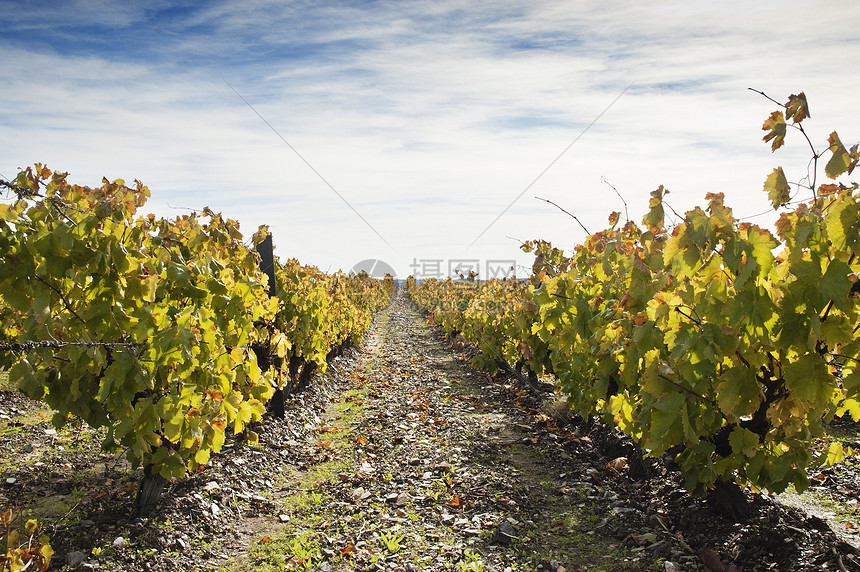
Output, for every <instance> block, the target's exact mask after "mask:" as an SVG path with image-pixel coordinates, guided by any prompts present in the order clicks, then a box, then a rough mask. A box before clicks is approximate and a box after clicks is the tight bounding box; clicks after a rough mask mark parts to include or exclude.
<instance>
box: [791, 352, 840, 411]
mask: <svg viewBox="0 0 860 572" xmlns="http://www.w3.org/2000/svg"><path fill="white" fill-rule="evenodd" d="M783 375H784V377H785V386H786V387H787V388H788V389H789V390H790V391H791V392H792V393H793V394H794V395H795V396H796V397H797V398H798V399H802V400H804V401H808V402H811V403H813V404H814V406H816V407H823V406H824V405H825V404H826V403H827V402H828V401H829V400H830V396H831V395H832V394H833V390H834V385H833V376H832V375H831V374H830V372H829V371H827V364H825V363H824V360H823V359H822V357H821V356H820V355H818V354H811V353H808V354H804V355H802V356H800V357H799V358H798V359H797V361H795V362H793V363H789V364H788V365H785V366H784V367H783Z"/></svg>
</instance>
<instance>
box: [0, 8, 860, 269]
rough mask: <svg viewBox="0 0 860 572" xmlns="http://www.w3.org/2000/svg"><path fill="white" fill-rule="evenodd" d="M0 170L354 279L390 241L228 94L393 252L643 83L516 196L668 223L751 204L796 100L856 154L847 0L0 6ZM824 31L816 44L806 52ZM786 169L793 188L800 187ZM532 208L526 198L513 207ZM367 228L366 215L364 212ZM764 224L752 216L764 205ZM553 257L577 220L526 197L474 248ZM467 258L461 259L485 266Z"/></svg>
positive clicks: (529, 176)
mask: <svg viewBox="0 0 860 572" xmlns="http://www.w3.org/2000/svg"><path fill="white" fill-rule="evenodd" d="M0 10H2V11H3V13H4V14H6V15H8V16H6V17H5V18H4V19H5V22H6V30H4V35H3V37H2V38H0V81H2V82H3V85H4V86H6V88H4V90H2V92H0V149H2V152H0V172H3V173H6V174H9V173H10V172H14V170H15V169H16V168H17V167H23V166H25V165H27V164H30V163H32V162H34V161H44V162H47V163H48V164H49V165H50V166H52V167H56V168H60V169H63V170H68V171H70V172H71V173H72V179H73V180H76V181H80V182H82V183H90V184H95V183H97V182H98V180H100V178H101V177H102V176H108V177H109V178H116V177H123V178H126V179H131V178H135V177H137V178H139V179H141V180H142V181H143V182H144V183H146V184H148V185H149V186H150V187H151V188H152V190H153V197H152V199H151V201H150V208H152V209H153V210H155V211H157V212H159V214H165V215H172V214H176V212H175V211H172V210H171V209H169V208H168V206H167V205H168V204H169V205H174V206H175V205H182V206H192V207H197V208H199V207H202V206H204V205H206V204H209V205H210V206H212V207H213V208H215V209H216V210H222V211H224V212H225V213H226V214H228V215H229V216H231V217H233V218H238V219H239V220H240V221H241V222H242V223H243V229H245V230H246V231H251V230H253V229H254V228H255V227H256V226H257V225H258V224H262V223H267V224H271V225H272V226H273V227H274V228H275V232H276V237H275V238H276V243H277V244H278V247H279V253H280V254H281V255H282V256H284V255H289V256H297V257H299V258H300V259H301V260H304V261H307V262H309V263H313V264H318V265H320V266H321V267H323V268H330V267H331V268H337V267H342V268H349V267H350V266H351V265H352V264H353V263H354V262H355V261H357V260H361V259H364V258H368V257H372V256H380V257H382V258H385V257H386V256H389V254H388V253H389V251H388V249H387V247H386V246H385V245H384V243H383V242H382V241H380V240H379V238H378V237H377V236H375V235H374V233H372V232H370V231H369V230H368V229H367V228H366V226H365V225H364V224H363V223H362V221H361V220H359V219H358V217H356V216H355V215H354V213H352V212H350V210H349V209H348V208H346V207H345V205H343V203H341V202H340V201H339V199H338V198H337V197H336V196H334V195H333V194H332V193H331V191H330V190H329V189H328V188H327V187H326V186H325V185H324V184H323V183H322V182H321V181H320V180H319V178H318V177H316V176H315V174H314V173H313V172H312V171H311V170H310V169H308V168H307V165H306V164H304V163H303V162H302V161H300V160H299V159H298V158H297V157H296V156H295V155H293V154H291V152H290V150H289V149H288V148H286V147H285V146H284V145H283V143H282V142H280V141H279V140H278V138H277V137H276V136H275V135H274V134H273V133H272V132H271V130H269V128H268V127H267V126H266V125H265V124H263V123H262V122H261V121H260V120H259V118H257V117H256V116H255V115H254V114H253V112H252V111H251V110H250V109H248V107H247V106H246V105H245V104H244V103H242V101H240V100H239V99H238V98H237V97H236V96H235V94H234V93H233V92H232V91H231V90H230V89H229V88H228V87H227V86H226V85H225V84H224V81H225V80H226V81H228V82H230V84H231V85H233V86H235V87H236V89H237V90H238V91H239V92H240V93H242V95H243V96H244V97H246V98H247V100H248V102H249V103H251V104H252V105H253V107H254V108H255V109H256V110H258V111H259V113H260V114H261V115H262V116H263V117H265V118H266V120H267V121H268V122H270V123H271V125H272V127H273V128H274V129H276V130H277V132H278V133H280V134H282V135H283V137H284V138H285V139H286V140H287V141H289V142H290V144H291V145H294V146H295V147H296V149H299V150H300V151H301V154H302V156H303V157H305V158H306V159H307V161H308V162H309V163H310V164H312V165H313V166H314V168H315V169H317V170H318V171H319V173H320V174H321V175H322V176H323V177H324V178H325V179H326V180H327V181H329V182H330V183H331V185H332V186H334V187H335V188H336V189H337V190H338V191H339V192H341V193H342V194H343V197H344V199H345V200H346V201H348V202H349V203H350V204H352V205H354V207H355V208H356V210H358V211H359V212H360V213H361V214H362V215H363V216H366V217H367V219H368V220H370V221H374V222H373V225H374V227H375V228H377V229H378V231H379V233H380V234H381V235H382V236H385V237H386V239H388V240H390V241H391V242H392V244H393V245H394V246H395V247H396V249H397V251H398V252H400V253H403V254H402V255H401V258H402V260H401V259H398V260H390V262H391V263H392V264H394V265H395V266H396V267H397V269H398V271H400V272H407V271H408V263H409V262H411V260H412V258H413V257H421V256H435V257H453V256H458V255H460V254H461V249H462V246H463V245H465V244H468V242H469V241H470V240H472V239H473V238H474V236H475V234H476V233H477V232H478V231H479V230H480V229H481V228H483V227H485V226H486V225H488V224H489V223H490V222H491V221H492V219H493V217H495V216H496V215H497V214H498V213H499V212H500V211H501V210H502V209H503V208H504V207H505V205H507V204H508V203H509V202H510V200H511V198H512V197H514V196H516V194H517V193H519V192H520V191H521V190H522V189H523V188H525V187H526V186H527V185H528V184H529V182H530V181H532V180H533V179H534V178H535V176H536V175H537V174H538V173H540V171H541V169H543V168H544V167H545V166H546V165H547V164H548V162H549V161H551V160H552V159H553V158H554V157H556V156H557V154H558V152H559V150H560V149H561V148H563V147H564V146H565V145H567V144H568V143H569V142H570V141H571V140H572V139H573V137H575V136H576V134H577V133H579V132H580V131H582V129H583V127H584V126H585V125H587V124H588V122H589V121H591V120H592V119H593V117H595V116H596V115H597V114H598V113H599V112H600V111H601V110H602V109H603V108H604V107H605V105H606V103H607V102H608V101H610V100H611V99H612V98H613V97H615V95H616V94H617V93H618V92H619V91H620V90H621V89H623V88H624V87H625V86H626V85H628V84H629V83H630V81H632V80H633V79H636V80H637V83H636V85H635V86H633V87H632V88H631V89H630V91H629V93H627V94H626V95H625V97H624V98H622V99H621V100H619V102H618V104H617V105H615V106H614V107H613V108H612V110H611V111H610V112H608V113H607V114H606V115H605V116H604V117H603V118H601V121H600V122H598V123H597V124H596V125H595V126H594V127H593V128H592V129H591V130H589V132H588V133H587V135H586V136H584V137H583V138H582V140H581V141H580V142H579V143H577V145H576V147H575V149H571V151H570V152H569V153H567V154H565V156H564V157H562V158H561V159H560V160H559V161H558V162H557V163H556V164H554V165H553V166H552V168H551V169H549V170H548V171H547V172H546V174H545V175H544V176H542V177H541V178H540V180H539V181H538V182H537V183H536V185H535V189H533V190H534V191H535V194H539V195H540V196H542V197H546V198H548V199H550V200H552V201H555V202H557V203H558V204H560V205H562V206H564V207H565V208H566V209H568V210H570V211H571V212H574V213H575V214H576V215H577V216H578V217H579V218H581V219H582V220H583V222H585V224H586V226H587V227H588V228H589V229H592V230H593V229H598V228H601V227H602V226H603V224H604V222H605V220H606V216H607V215H608V213H609V211H610V210H620V209H621V208H622V205H621V203H620V200H619V199H618V197H617V195H615V193H614V192H613V191H612V190H611V189H609V188H608V187H607V186H606V185H603V184H601V182H600V177H601V176H606V177H607V178H609V179H611V180H612V181H613V185H614V186H616V187H617V188H618V189H619V191H620V192H621V193H622V194H623V195H624V197H625V199H626V200H627V202H628V204H629V206H630V212H631V216H634V217H635V218H637V219H638V218H639V217H640V216H641V213H642V212H643V211H644V209H645V205H646V204H647V196H648V192H649V191H650V190H653V189H654V188H656V187H657V185H659V184H665V185H666V186H668V187H669V189H670V191H672V192H671V194H670V195H669V199H668V200H669V201H670V202H671V203H672V204H673V206H675V208H676V209H678V210H684V209H686V208H689V207H690V206H692V205H693V204H697V203H700V202H701V201H702V197H703V196H704V194H705V193H706V192H714V191H725V192H726V194H727V202H728V203H729V204H731V205H733V206H734V207H735V210H736V212H737V213H738V214H739V215H740V214H748V213H753V212H760V211H763V210H766V201H765V200H764V197H763V195H762V193H761V192H760V187H761V182H762V181H763V179H764V176H765V175H766V174H767V173H768V172H769V171H770V169H772V168H773V166H775V165H776V164H778V163H781V164H784V165H786V167H787V169H789V166H792V167H794V171H795V172H796V171H798V170H801V171H802V170H803V169H805V166H806V158H805V157H806V151H805V150H804V149H803V148H802V146H797V147H794V148H792V147H789V148H788V149H787V150H785V151H784V152H783V150H781V151H780V154H779V157H774V156H771V154H770V153H769V151H768V149H767V148H766V147H765V146H764V145H763V144H761V143H760V133H759V131H758V127H759V125H760V124H761V121H762V120H763V118H764V117H765V116H766V115H767V113H768V112H769V111H770V109H771V107H772V105H769V104H768V102H766V101H763V100H762V99H761V98H758V97H756V96H754V95H753V94H750V93H749V92H747V91H746V88H747V87H749V86H754V87H759V88H762V89H765V90H766V91H768V92H770V93H772V94H773V95H775V96H777V97H780V98H781V97H785V96H787V95H788V94H789V93H794V92H797V91H800V90H805V91H806V93H807V95H808V96H809V98H810V102H811V105H812V112H813V118H812V121H813V123H812V124H811V125H812V131H813V135H817V136H818V138H819V140H820V141H822V142H823V141H824V140H825V138H826V135H827V134H829V132H830V130H832V129H839V131H840V134H843V136H844V137H845V138H846V139H847V140H849V141H853V140H856V139H857V138H858V137H860V120H858V119H857V118H856V117H852V116H851V115H849V114H850V110H852V109H853V106H854V102H853V99H852V97H853V96H852V94H853V93H856V92H857V89H858V87H860V85H858V84H860V78H858V76H857V75H856V74H855V73H853V71H852V69H851V68H850V65H851V64H850V62H851V61H853V54H855V53H857V49H858V40H857V39H856V34H855V33H854V32H855V31H854V29H853V28H854V24H853V23H854V22H856V21H857V20H858V16H860V6H858V7H855V6H853V5H848V4H846V5H843V6H841V7H836V8H834V7H833V6H825V5H820V6H817V5H815V4H812V5H810V4H809V3H806V2H803V3H801V2H797V3H791V2H788V3H786V2H781V3H778V4H777V3H776V2H762V3H750V2H744V3H741V2H729V3H720V4H713V3H711V4H701V3H689V2H649V3H632V2H628V3H624V4H623V6H622V5H618V6H614V7H613V6H609V7H607V5H606V3H604V2H597V1H596V0H595V1H587V2H576V3H573V2H529V3H527V4H523V3H521V2H512V1H488V2H470V3H467V4H464V3H462V2H438V1H429V0H423V1H416V2H393V1H378V2H331V3H320V2H290V3H284V2H276V1H264V0H249V1H247V2H244V3H241V4H237V3H233V2H226V1H225V2H210V3H193V2H170V1H163V2H146V3H144V2H125V3H120V2H101V3H93V2H89V1H88V2H84V1H82V0H81V1H79V2H71V3H64V4H62V5H59V6H54V5H53V3H50V5H49V3H45V2H38V1H28V2H0ZM822 38H828V40H827V41H822ZM798 178H799V177H798ZM530 196H531V195H529V197H530ZM376 221H379V222H378V223H377V222H376ZM761 222H762V223H764V224H768V223H770V219H769V218H767V217H765V218H764V219H763V220H762V221H761ZM508 235H510V236H516V237H519V238H523V239H528V238H534V237H538V236H540V237H546V238H549V239H552V240H554V241H555V242H557V243H559V245H561V246H563V245H568V246H569V245H572V244H573V243H574V242H575V241H577V240H581V238H582V231H581V229H579V228H578V227H576V225H575V223H573V222H572V221H571V219H570V218H569V217H567V216H565V215H564V214H563V213H560V212H559V211H557V210H556V209H553V208H552V207H550V206H548V205H546V204H545V203H539V202H537V201H533V200H530V199H528V198H527V197H524V198H523V199H522V200H521V201H518V202H517V203H516V205H515V206H514V207H513V208H511V209H510V210H509V211H508V212H506V213H505V215H504V216H503V217H502V218H500V219H499V222H498V226H497V227H494V228H493V229H492V231H490V232H488V233H487V235H486V236H485V237H483V238H482V240H481V241H480V243H479V244H476V247H475V248H476V252H475V253H474V254H475V255H476V256H479V257H481V258H502V257H506V256H508V257H516V256H517V255H518V254H519V253H518V251H517V249H516V243H515V242H514V241H512V240H510V239H509V238H506V237H507V236H508ZM478 251H479V252H478Z"/></svg>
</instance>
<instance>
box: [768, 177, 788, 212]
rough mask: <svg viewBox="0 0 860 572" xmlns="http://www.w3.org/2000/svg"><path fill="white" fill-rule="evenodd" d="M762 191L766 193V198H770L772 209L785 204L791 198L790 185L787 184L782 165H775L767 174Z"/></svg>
mask: <svg viewBox="0 0 860 572" xmlns="http://www.w3.org/2000/svg"><path fill="white" fill-rule="evenodd" d="M764 192H766V193H767V198H768V199H770V204H772V205H773V208H774V210H776V209H778V208H779V207H781V206H783V205H785V204H786V203H787V202H788V201H789V199H791V187H789V186H788V180H786V178H785V173H784V172H783V170H782V167H777V168H776V169H774V170H773V172H772V173H771V174H770V175H768V176H767V179H766V180H765V182H764Z"/></svg>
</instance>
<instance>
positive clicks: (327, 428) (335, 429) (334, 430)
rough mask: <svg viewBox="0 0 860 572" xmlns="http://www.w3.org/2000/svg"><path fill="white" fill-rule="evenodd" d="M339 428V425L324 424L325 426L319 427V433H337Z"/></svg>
mask: <svg viewBox="0 0 860 572" xmlns="http://www.w3.org/2000/svg"><path fill="white" fill-rule="evenodd" d="M340 430H341V428H340V427H334V426H331V425H326V426H325V427H320V430H319V431H320V433H337V432H338V431H340Z"/></svg>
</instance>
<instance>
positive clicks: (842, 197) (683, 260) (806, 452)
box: [409, 93, 860, 494]
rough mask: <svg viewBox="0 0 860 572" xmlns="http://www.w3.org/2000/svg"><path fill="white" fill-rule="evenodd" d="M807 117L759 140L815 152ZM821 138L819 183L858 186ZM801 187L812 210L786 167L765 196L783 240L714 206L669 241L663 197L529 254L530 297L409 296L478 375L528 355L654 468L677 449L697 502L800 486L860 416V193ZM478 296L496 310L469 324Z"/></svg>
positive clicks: (717, 200)
mask: <svg viewBox="0 0 860 572" xmlns="http://www.w3.org/2000/svg"><path fill="white" fill-rule="evenodd" d="M808 117H809V109H808V105H807V102H806V98H805V96H804V95H803V94H802V93H801V94H799V95H792V96H791V97H790V98H789V100H788V102H787V103H786V104H785V105H783V106H782V109H780V110H778V111H775V112H774V113H772V114H771V115H770V117H769V118H768V119H767V121H765V123H764V125H763V130H765V131H766V132H767V133H766V135H765V136H764V140H765V141H766V142H771V146H772V149H773V150H776V149H778V148H779V147H780V146H782V145H783V143H784V139H785V137H786V134H787V132H788V131H789V128H792V127H793V128H795V129H796V130H798V131H800V132H801V133H802V135H803V136H804V137H805V138H806V140H807V141H810V139H809V137H808V136H807V134H806V132H805V131H803V129H802V126H801V125H800V123H801V122H802V121H803V120H804V119H806V118H808ZM787 120H788V121H790V122H791V123H787V122H786V121H787ZM827 143H828V145H827V147H826V148H825V149H824V150H823V151H821V152H817V151H815V149H814V147H812V148H813V153H814V155H815V161H817V160H818V158H820V157H824V156H825V155H826V154H828V153H829V155H830V156H829V158H828V160H827V163H826V166H825V174H826V176H827V177H828V178H830V179H833V180H834V181H835V180H836V179H837V178H839V177H840V176H842V175H846V174H851V172H852V171H853V169H854V168H855V167H856V165H857V163H858V159H859V158H860V153H858V148H857V145H855V146H853V147H852V148H850V149H847V148H846V147H845V146H844V145H843V144H842V142H841V141H840V139H839V136H838V135H837V134H836V132H833V133H831V134H830V136H829V137H828V140H827ZM810 146H812V144H811V143H810ZM803 180H805V181H807V185H806V186H805V185H804V184H803V183H795V185H796V186H797V187H798V188H799V189H800V190H803V189H804V188H805V190H808V191H812V195H813V198H812V199H811V200H808V201H804V202H801V203H799V204H798V205H797V206H796V208H795V209H794V210H793V211H788V210H786V207H787V205H788V203H789V201H790V195H791V184H789V182H788V179H787V177H786V175H785V172H784V171H783V169H782V168H781V167H780V168H777V169H774V171H773V172H772V173H771V175H770V176H768V177H767V179H766V181H765V183H764V186H763V190H764V192H765V193H767V195H768V198H769V200H770V201H771V203H772V205H773V207H774V209H776V210H780V209H783V212H782V213H781V214H780V216H779V219H778V220H777V221H776V224H775V229H776V236H774V234H773V233H772V232H771V231H769V230H767V229H765V228H762V227H759V226H756V225H753V224H750V223H741V222H739V221H738V220H737V219H736V218H735V217H734V215H733V213H732V210H731V209H730V208H728V207H727V206H726V205H725V203H724V197H723V195H722V194H721V193H712V194H708V195H707V196H706V200H707V206H706V208H704V209H702V208H699V207H697V208H694V209H693V210H690V211H689V212H687V213H686V215H685V217H684V220H683V222H681V223H680V224H678V225H676V226H674V227H673V228H669V227H667V225H666V222H665V216H664V204H665V203H664V199H665V195H666V194H667V193H668V191H666V190H665V189H663V188H662V187H660V188H658V189H657V190H655V191H654V192H652V193H651V199H650V204H649V211H648V213H647V214H646V215H645V217H644V218H643V221H642V225H641V226H639V225H636V224H634V223H633V222H627V223H626V224H623V225H622V224H620V223H619V219H620V216H619V214H618V213H613V214H612V215H611V216H610V218H609V223H610V226H609V228H607V229H606V230H603V231H601V232H597V233H594V234H591V235H589V236H588V237H587V238H586V240H585V242H584V243H583V244H581V245H578V246H576V247H575V249H574V253H573V255H572V256H570V257H567V256H565V255H564V254H563V252H562V251H560V250H558V249H555V248H553V247H552V245H550V244H549V243H546V242H543V241H536V242H530V243H526V244H524V245H523V249H524V250H525V251H527V252H529V251H533V252H535V264H534V268H533V274H532V277H531V280H530V282H529V284H528V285H522V286H515V285H508V286H505V288H508V289H507V290H505V291H504V292H506V293H501V292H502V291H500V290H499V288H502V287H503V286H502V285H501V284H499V283H498V282H497V281H489V282H486V283H483V284H480V285H460V284H449V283H444V282H443V283H439V282H434V281H427V282H425V283H423V284H417V283H415V281H410V284H409V287H410V293H411V295H412V297H413V299H414V300H416V302H417V303H418V304H419V305H421V306H422V307H424V308H426V309H428V311H429V312H430V313H431V316H432V318H433V319H434V320H435V321H436V322H437V323H439V324H441V325H442V326H443V327H445V329H446V330H448V331H449V332H450V331H455V330H456V331H458V332H460V333H462V334H463V335H464V336H466V337H467V338H468V339H469V340H470V341H472V342H473V343H475V344H476V345H477V346H478V348H479V349H480V350H481V353H480V354H479V356H478V357H477V358H475V365H477V366H479V367H484V368H487V369H490V370H492V369H494V368H495V367H497V364H498V363H499V362H501V361H506V362H507V363H513V362H515V361H518V360H521V361H524V362H525V363H526V365H527V367H528V368H529V369H531V370H532V371H535V372H546V373H551V374H553V375H554V376H555V380H556V383H557V384H558V386H559V387H560V389H561V390H562V391H563V392H564V393H565V394H567V396H568V398H569V402H570V404H571V407H572V408H573V409H575V410H576V411H577V412H578V413H579V414H581V415H583V416H585V417H589V416H594V417H597V418H600V419H602V420H603V421H606V422H609V423H612V424H614V425H616V426H617V427H618V428H620V429H621V430H622V431H624V432H625V433H626V434H627V435H629V436H630V437H632V438H633V439H634V441H636V442H637V443H639V444H640V446H641V447H642V449H643V451H644V452H645V453H647V454H648V455H651V456H661V455H663V454H665V453H671V454H672V455H673V456H674V457H675V459H676V461H677V463H678V464H679V466H680V468H681V470H682V471H683V473H684V475H685V477H686V484H687V487H688V489H689V490H691V491H694V492H697V493H701V494H704V493H706V492H707V491H709V490H711V489H713V488H714V487H716V486H718V485H719V484H720V483H724V482H737V483H740V484H746V483H748V484H750V485H751V486H752V487H754V488H755V489H768V490H771V491H777V492H778V491H782V490H784V489H785V488H786V487H787V486H788V485H789V484H793V485H794V486H795V487H796V488H797V489H798V490H803V489H805V488H806V487H807V486H808V480H807V477H806V468H807V467H808V466H811V465H821V464H829V463H833V462H836V461H838V460H840V459H841V458H842V456H843V454H844V453H843V449H842V446H841V445H839V444H838V443H833V444H832V445H830V447H829V448H828V449H826V450H824V451H822V452H819V453H817V454H813V452H812V450H813V449H812V447H811V443H812V440H813V439H814V438H816V437H820V436H822V435H823V433H824V428H823V425H824V423H826V422H828V421H830V420H831V419H833V417H834V416H836V415H844V414H850V415H851V416H852V417H853V418H854V420H855V421H856V420H860V367H858V364H860V341H858V339H857V336H856V333H857V331H858V330H860V285H858V282H860V278H859V277H860V260H858V257H857V252H858V250H860V219H858V215H860V202H858V193H857V188H858V185H857V184H855V183H844V182H834V183H828V184H822V185H819V186H818V187H817V188H816V187H815V176H814V173H813V174H811V175H810V174H808V175H807V177H806V178H805V179H803ZM779 248H781V249H782V250H781V252H780V253H779V254H778V255H775V254H774V252H775V251H776V250H777V249H779ZM484 296H487V297H490V298H492V299H495V300H497V301H499V302H501V304H500V306H499V307H498V308H496V309H495V311H487V306H486V304H479V306H481V307H482V308H483V310H481V311H476V309H475V308H476V305H475V303H474V302H475V301H476V300H481V299H482V297H484ZM437 300H446V303H444V304H435V305H434V303H433V301H437ZM443 308H444V309H443ZM488 327H489V328H488ZM494 336H495V337H496V338H497V339H493V337H494ZM488 340H492V341H491V342H490V343H488ZM512 360H513V361H512Z"/></svg>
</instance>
